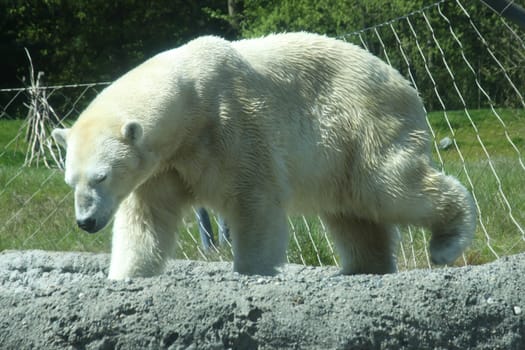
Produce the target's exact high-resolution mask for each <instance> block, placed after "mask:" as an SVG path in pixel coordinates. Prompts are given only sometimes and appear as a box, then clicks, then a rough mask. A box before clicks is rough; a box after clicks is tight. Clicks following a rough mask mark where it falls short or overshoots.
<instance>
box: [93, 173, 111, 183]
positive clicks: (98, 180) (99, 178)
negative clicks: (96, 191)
mask: <svg viewBox="0 0 525 350" xmlns="http://www.w3.org/2000/svg"><path fill="white" fill-rule="evenodd" d="M107 178H108V175H107V174H98V175H97V176H95V178H94V179H93V180H94V182H95V183H97V184H99V183H101V182H103V181H104V180H106V179H107Z"/></svg>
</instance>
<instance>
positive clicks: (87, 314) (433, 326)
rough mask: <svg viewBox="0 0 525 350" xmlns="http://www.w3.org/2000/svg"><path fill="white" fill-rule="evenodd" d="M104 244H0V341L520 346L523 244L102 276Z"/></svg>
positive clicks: (35, 344) (524, 340) (87, 345)
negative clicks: (471, 258) (382, 266)
mask: <svg viewBox="0 0 525 350" xmlns="http://www.w3.org/2000/svg"><path fill="white" fill-rule="evenodd" d="M108 263H109V257H108V255H104V254H86V253H52V252H42V251H5V252H3V253H0V348H1V349H62V348H68V349H114V348H117V349H163V348H168V349H224V348H233V349H256V348H259V349H516V350H519V349H525V254H521V255H515V256H509V257H505V258H502V259H500V260H498V261H496V262H494V263H491V264H487V265H483V266H469V267H464V268H445V269H436V270H414V271H408V272H402V273H398V274H393V275H386V276H334V273H335V272H336V270H335V268H318V267H315V268H314V267H305V266H299V265H286V266H285V267H284V268H283V272H282V273H281V274H280V275H278V276H275V277H261V276H251V277H249V276H241V275H238V274H236V273H233V272H231V265H230V264H229V263H205V262H192V261H180V260H177V261H173V262H172V263H170V264H169V266H168V269H167V271H166V273H165V274H163V275H162V276H158V277H154V278H145V279H142V278H137V279H131V280H126V281H121V282H115V281H108V280H107V279H106V277H105V276H106V273H107V267H108Z"/></svg>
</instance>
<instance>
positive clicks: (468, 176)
mask: <svg viewBox="0 0 525 350" xmlns="http://www.w3.org/2000/svg"><path fill="white" fill-rule="evenodd" d="M497 113H498V115H499V117H500V118H501V120H502V121H503V122H504V123H502V122H501V121H500V120H498V118H497V117H496V115H495V114H494V113H492V112H491V111H490V110H470V111H469V115H467V114H466V113H465V112H464V111H449V112H447V113H446V114H445V113H443V112H433V113H430V114H429V121H430V124H431V125H432V129H433V131H434V133H435V135H436V140H437V141H439V140H440V139H442V138H443V137H445V136H448V137H451V138H453V139H454V141H455V144H453V145H452V146H451V147H450V148H448V149H447V150H439V152H438V151H436V150H434V159H435V160H436V166H437V167H438V168H442V169H443V170H444V171H445V172H446V173H447V174H450V175H453V176H456V177H458V178H459V179H460V181H461V182H462V183H464V184H465V185H466V186H467V187H468V188H469V190H471V191H472V192H473V194H474V196H475V197H476V201H477V204H478V206H479V210H480V221H479V225H478V229H477V231H476V239H475V241H474V243H473V245H472V247H471V248H470V249H469V250H468V251H467V252H466V253H465V255H464V259H460V260H458V262H457V263H458V264H465V263H467V264H480V263H484V262H488V261H491V260H494V259H495V258H496V256H504V255H509V254H513V253H517V252H523V251H525V236H524V233H523V232H520V229H523V228H525V191H523V188H524V187H525V169H524V168H522V166H521V165H520V160H519V159H520V158H519V157H520V154H521V159H522V162H523V163H525V158H524V156H525V111H524V110H512V109H502V110H497ZM469 117H470V118H471V120H472V122H473V124H474V125H475V127H476V128H474V127H473V126H472V123H471V121H470V120H469ZM22 124H23V122H22V121H20V120H0V201H1V203H2V205H1V206H0V220H1V221H2V222H3V225H2V226H0V251H2V250H5V249H46V250H78V251H95V252H99V251H109V249H110V241H111V232H110V229H105V230H104V231H103V232H100V233H97V234H94V235H89V234H86V233H84V232H81V231H80V230H79V229H78V228H77V227H76V225H75V222H74V210H73V198H72V193H71V190H70V189H69V188H68V187H67V186H66V185H65V184H64V182H63V175H62V173H61V172H60V171H59V170H50V169H46V168H42V167H41V168H36V167H32V168H25V167H22V164H23V161H24V157H25V156H24V154H25V147H26V145H25V142H24V140H23V136H24V134H23V133H20V132H19V130H20V128H21V127H22ZM17 135H18V136H17ZM480 140H481V142H480ZM509 140H510V142H509ZM511 142H512V143H513V145H512V144H511ZM456 145H457V146H456ZM185 222H186V223H185V225H183V229H182V230H181V234H180V243H179V252H178V256H179V257H185V258H190V259H207V260H229V259H231V249H230V248H229V247H225V248H220V249H219V250H218V251H216V252H214V253H205V252H203V251H202V250H201V249H200V248H199V243H200V240H199V236H198V230H197V225H196V224H195V220H194V218H193V216H192V215H190V216H188V217H187V218H186V221H185ZM290 227H291V230H290V232H291V235H290V236H291V238H290V248H289V250H288V260H289V261H290V262H295V263H305V264H308V265H320V264H323V265H333V264H334V263H335V261H336V258H334V254H333V247H332V245H331V243H330V241H329V239H328V238H327V235H326V232H325V230H324V227H323V226H322V223H321V222H320V221H319V220H318V219H317V218H308V219H304V218H302V217H294V218H291V219H290ZM216 231H217V228H216V226H215V232H216ZM429 239H430V235H429V233H428V232H426V231H424V230H421V229H416V228H412V227H411V228H404V229H403V241H402V244H401V247H400V248H401V249H400V252H399V257H398V261H399V266H400V268H401V269H411V268H414V267H424V266H428V258H427V254H428V253H427V250H426V247H427V242H428V240H429Z"/></svg>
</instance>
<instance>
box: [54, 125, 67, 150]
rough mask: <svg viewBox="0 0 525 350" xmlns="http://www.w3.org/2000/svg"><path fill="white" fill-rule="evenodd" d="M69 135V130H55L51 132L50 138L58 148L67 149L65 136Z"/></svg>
mask: <svg viewBox="0 0 525 350" xmlns="http://www.w3.org/2000/svg"><path fill="white" fill-rule="evenodd" d="M68 135H69V129H60V128H56V129H55V130H53V131H52V132H51V136H52V137H53V139H54V140H55V142H56V143H58V144H59V145H60V146H62V147H64V148H67V136H68Z"/></svg>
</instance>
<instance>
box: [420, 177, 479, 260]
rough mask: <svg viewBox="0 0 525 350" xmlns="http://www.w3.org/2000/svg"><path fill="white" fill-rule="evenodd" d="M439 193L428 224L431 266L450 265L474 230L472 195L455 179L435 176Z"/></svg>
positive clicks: (474, 219)
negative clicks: (430, 232) (430, 235)
mask: <svg viewBox="0 0 525 350" xmlns="http://www.w3.org/2000/svg"><path fill="white" fill-rule="evenodd" d="M438 177H439V180H438V181H437V182H438V183H439V189H440V194H437V195H436V196H434V199H435V200H434V204H435V215H434V217H433V219H432V220H431V223H430V229H431V231H432V238H431V239H430V257H431V259H432V262H433V263H434V264H438V265H444V264H450V263H452V262H454V260H456V258H457V257H458V256H460V255H461V253H462V252H463V251H464V250H465V248H466V247H467V246H468V245H469V244H470V242H471V241H472V238H473V236H474V231H475V229H476V220H477V216H476V207H475V204H474V200H473V198H472V195H471V194H470V193H469V192H468V191H467V189H466V188H465V187H464V186H463V185H461V184H460V183H459V181H457V180H456V179H455V178H453V177H451V176H446V175H444V174H439V175H438Z"/></svg>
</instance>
